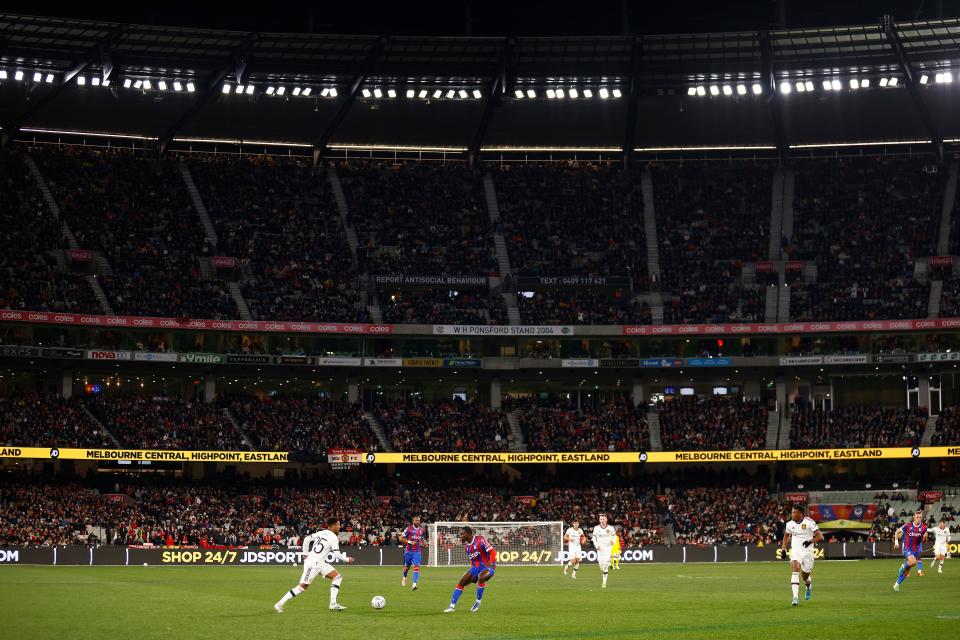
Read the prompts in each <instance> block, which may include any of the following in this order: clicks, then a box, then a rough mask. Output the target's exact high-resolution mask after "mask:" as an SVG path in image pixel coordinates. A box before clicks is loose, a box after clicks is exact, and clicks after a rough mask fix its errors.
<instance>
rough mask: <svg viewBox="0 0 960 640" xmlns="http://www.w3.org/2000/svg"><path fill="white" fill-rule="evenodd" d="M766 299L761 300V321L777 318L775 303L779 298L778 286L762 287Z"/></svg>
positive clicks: (771, 320)
mask: <svg viewBox="0 0 960 640" xmlns="http://www.w3.org/2000/svg"><path fill="white" fill-rule="evenodd" d="M763 291H764V295H766V299H765V300H764V302H763V321H764V322H773V321H775V320H776V319H777V304H778V302H779V298H780V287H764V289H763Z"/></svg>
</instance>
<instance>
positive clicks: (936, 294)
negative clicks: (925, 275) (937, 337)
mask: <svg viewBox="0 0 960 640" xmlns="http://www.w3.org/2000/svg"><path fill="white" fill-rule="evenodd" d="M941 296H943V280H931V281H930V299H929V300H927V317H928V318H936V317H938V316H939V315H940V298H941Z"/></svg>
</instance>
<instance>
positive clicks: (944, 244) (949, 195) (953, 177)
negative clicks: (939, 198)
mask: <svg viewBox="0 0 960 640" xmlns="http://www.w3.org/2000/svg"><path fill="white" fill-rule="evenodd" d="M958 170H960V162H958V161H957V160H953V161H952V162H951V163H950V166H949V168H948V169H947V185H946V189H945V190H944V192H943V207H942V208H941V210H940V232H939V234H938V235H937V254H938V255H941V256H946V255H949V254H950V223H951V219H952V216H953V208H954V203H955V202H956V199H957V172H958Z"/></svg>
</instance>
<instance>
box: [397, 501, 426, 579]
mask: <svg viewBox="0 0 960 640" xmlns="http://www.w3.org/2000/svg"><path fill="white" fill-rule="evenodd" d="M424 540H426V530H425V529H424V528H423V527H421V526H420V516H413V520H411V524H410V526H408V527H407V528H406V529H404V530H403V534H401V536H400V542H402V543H403V545H404V547H403V579H402V580H401V581H400V586H401V587H405V586H407V574H408V573H409V572H410V568H411V567H413V588H412V589H411V591H416V590H417V582H418V581H419V580H420V562H421V560H422V558H423V556H422V550H423V542H424Z"/></svg>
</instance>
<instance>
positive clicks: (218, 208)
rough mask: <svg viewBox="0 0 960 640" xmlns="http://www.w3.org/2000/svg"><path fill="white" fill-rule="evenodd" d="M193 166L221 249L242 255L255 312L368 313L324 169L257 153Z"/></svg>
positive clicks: (286, 316) (338, 316)
mask: <svg viewBox="0 0 960 640" xmlns="http://www.w3.org/2000/svg"><path fill="white" fill-rule="evenodd" d="M190 170H191V172H192V174H193V177H194V180H195V182H196V184H197V188H198V189H199V190H200V194H201V197H202V198H203V202H204V205H205V206H206V207H207V209H208V211H209V214H210V218H211V221H212V222H213V224H214V226H215V227H216V230H217V237H218V241H219V242H218V245H217V253H218V254H219V255H223V256H229V257H233V258H236V259H237V260H238V267H237V271H238V275H239V279H240V281H241V290H242V292H243V295H244V298H246V299H247V304H248V306H249V308H250V313H251V315H253V317H254V318H257V319H260V320H297V321H317V322H355V321H366V320H367V319H368V318H367V317H366V315H365V314H366V310H365V309H361V308H360V306H359V303H360V296H359V293H358V291H357V285H356V269H355V268H354V265H353V256H352V255H351V251H350V246H349V244H348V242H347V239H346V234H345V232H344V229H343V223H342V222H341V220H340V216H339V214H338V213H337V209H336V206H337V205H336V202H335V200H334V198H333V193H332V189H331V187H330V184H329V181H328V179H327V175H326V172H323V171H321V172H319V173H318V172H316V171H314V170H313V167H312V166H311V165H310V164H309V163H308V162H306V161H303V160H298V159H294V158H282V159H278V158H274V157H260V156H252V157H245V158H239V159H238V158H229V159H220V158H216V157H211V158H206V159H203V160H195V161H193V162H192V163H191V165H190Z"/></svg>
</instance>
